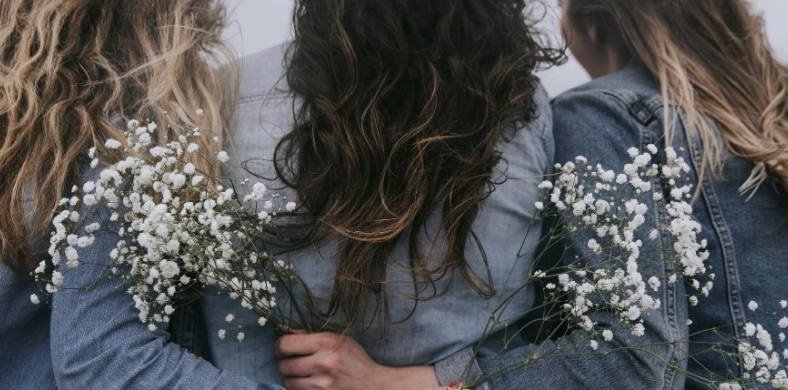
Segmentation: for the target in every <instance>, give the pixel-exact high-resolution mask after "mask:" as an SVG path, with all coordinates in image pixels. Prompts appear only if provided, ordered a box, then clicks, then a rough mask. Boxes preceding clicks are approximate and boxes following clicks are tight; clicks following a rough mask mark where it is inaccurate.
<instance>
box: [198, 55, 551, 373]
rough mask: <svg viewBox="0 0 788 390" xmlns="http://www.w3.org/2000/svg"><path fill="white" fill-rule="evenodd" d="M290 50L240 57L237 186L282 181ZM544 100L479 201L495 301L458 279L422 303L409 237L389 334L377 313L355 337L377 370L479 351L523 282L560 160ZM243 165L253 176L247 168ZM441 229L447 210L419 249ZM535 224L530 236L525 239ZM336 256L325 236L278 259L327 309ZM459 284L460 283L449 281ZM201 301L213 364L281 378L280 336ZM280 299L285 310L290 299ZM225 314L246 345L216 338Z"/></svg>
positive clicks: (210, 299)
mask: <svg viewBox="0 0 788 390" xmlns="http://www.w3.org/2000/svg"><path fill="white" fill-rule="evenodd" d="M283 52H284V46H279V47H275V48H272V49H269V50H266V51H264V52H261V53H259V54H256V55H253V56H250V57H247V58H244V59H243V63H242V71H241V103H240V106H239V108H238V112H237V116H236V118H235V125H234V128H233V132H234V134H233V140H232V145H231V146H230V148H229V149H230V151H231V157H232V159H231V161H230V164H231V165H230V166H229V167H228V171H227V172H228V174H229V176H230V178H232V179H233V180H235V181H240V180H242V179H243V178H250V179H252V180H259V178H260V177H263V178H275V177H276V175H275V172H274V170H273V165H272V163H271V158H272V156H273V150H274V148H275V146H276V145H277V143H278V141H279V140H280V139H281V137H282V136H283V135H284V134H286V132H287V131H289V130H290V129H291V126H292V123H293V108H294V105H297V104H298V101H297V100H294V98H293V97H292V95H291V94H289V92H288V88H287V85H286V81H285V80H284V79H283V77H282V76H283V74H284V69H283V61H284V56H283ZM537 103H538V113H537V118H536V119H535V120H534V121H532V122H531V123H528V124H526V125H524V126H523V127H522V128H520V129H517V130H515V129H512V130H511V131H509V132H508V133H509V134H507V137H506V138H507V139H505V140H502V141H501V144H500V149H499V150H500V151H501V153H502V161H501V163H500V164H499V165H498V166H497V167H496V168H495V171H494V174H493V178H494V181H496V182H500V183H501V184H498V185H496V187H495V190H494V191H493V192H492V193H491V194H490V196H489V197H488V198H487V199H485V200H484V201H483V202H482V203H481V205H480V211H479V215H478V217H477V219H476V222H475V224H474V226H473V232H474V233H475V235H476V237H477V238H478V240H479V242H480V243H481V248H482V249H483V250H484V252H485V253H486V256H487V258H488V259H489V268H490V272H491V275H492V280H493V282H494V285H495V288H496V289H497V291H498V295H496V296H495V297H493V298H492V299H483V298H482V297H480V296H479V295H478V294H476V292H474V291H473V289H472V288H471V287H470V286H469V285H467V284H466V283H465V282H464V281H463V280H462V279H461V278H460V277H459V275H456V276H455V277H452V276H447V277H445V278H443V279H441V280H439V281H437V282H436V284H437V289H438V291H441V290H442V289H443V288H447V290H446V293H445V294H443V295H440V296H438V297H434V298H432V299H428V300H422V301H420V302H418V303H417V302H415V301H414V299H413V298H412V296H413V279H412V275H411V272H410V271H409V255H408V245H407V242H406V241H407V240H402V241H401V242H398V243H397V245H396V246H395V249H394V251H393V254H392V255H391V257H390V258H389V270H388V273H387V277H388V284H387V290H386V292H385V294H387V300H388V304H389V309H390V313H391V319H392V320H393V321H394V323H392V324H391V325H390V326H389V327H388V329H387V330H384V325H383V323H382V321H381V319H382V316H380V317H376V318H375V319H373V320H372V321H367V322H366V324H367V325H368V326H369V328H368V329H366V330H362V329H361V327H360V326H358V327H355V328H352V329H350V330H349V335H350V336H352V337H353V338H354V339H356V340H358V341H359V342H360V343H361V344H362V346H363V347H364V348H365V349H366V351H367V352H368V353H369V354H370V356H371V357H372V358H373V359H374V360H375V361H377V362H378V363H381V364H384V365H390V366H402V365H413V364H421V365H432V364H436V363H439V362H441V361H442V360H443V359H446V358H448V357H450V356H452V355H453V354H455V353H456V352H459V351H462V350H464V349H465V348H466V347H468V346H470V345H473V344H474V343H476V342H477V341H478V340H479V338H480V337H481V336H482V333H483V332H484V329H485V325H486V324H487V321H488V317H489V315H490V313H491V312H492V310H493V308H494V307H495V306H497V305H498V304H499V303H500V300H501V299H502V298H501V297H503V296H506V295H507V294H508V293H509V292H511V291H512V290H513V289H515V288H517V287H519V286H521V285H522V284H523V282H524V281H525V278H526V277H527V273H528V272H527V270H528V269H529V267H530V263H531V259H532V258H533V256H534V250H535V248H536V245H537V242H538V240H539V236H540V232H539V230H540V228H541V226H540V223H539V222H538V221H537V220H536V219H535V212H536V209H535V207H534V205H533V204H534V201H535V200H536V199H537V197H538V196H539V194H538V189H537V185H538V183H539V182H540V181H542V180H543V177H544V174H545V173H547V172H548V171H549V170H550V164H551V162H552V160H553V156H552V155H553V141H552V129H551V127H552V117H551V113H550V109H549V102H548V99H547V95H546V93H545V92H544V90H543V89H541V88H540V90H539V93H538V96H537ZM244 162H246V164H244V165H245V166H246V167H247V168H248V169H249V171H251V172H249V171H247V170H245V169H244V168H243V167H242V166H241V165H242V163H244ZM252 174H254V175H252ZM255 176H256V177H255ZM263 182H264V183H266V186H267V187H268V188H269V189H270V191H271V192H276V193H279V194H280V195H284V196H286V197H287V199H289V200H296V199H297V195H296V194H295V193H294V192H293V191H292V190H291V189H289V188H285V187H284V186H283V185H282V184H281V183H280V182H278V180H276V179H273V180H271V181H265V180H264V181H263ZM243 191H244V190H243V188H241V189H240V192H243ZM439 225H440V213H435V214H434V217H431V218H430V219H429V221H428V222H427V224H426V228H425V229H424V236H423V238H422V242H424V243H429V242H432V240H436V241H437V242H439V243H440V242H442V241H441V240H440V231H441V229H440V226H439ZM529 227H530V233H528V235H527V237H525V236H526V234H527V232H528V231H529ZM406 236H407V235H406ZM524 237H525V239H524ZM469 242H473V240H471V241H469ZM443 250H444V249H443V248H442V247H440V246H439V245H438V246H436V247H435V248H434V252H433V253H434V254H435V255H434V256H431V257H430V259H432V260H433V261H437V260H439V259H440V256H441V254H442V253H444V252H443ZM336 253H337V241H336V240H334V239H328V240H327V241H325V242H323V243H321V244H320V245H315V246H314V247H308V248H304V249H299V250H297V251H291V252H286V253H282V254H281V255H280V256H279V257H281V258H283V259H284V260H286V261H288V262H290V263H291V264H293V266H294V268H295V269H296V271H297V272H298V273H299V275H300V277H301V278H303V280H305V282H306V284H307V285H308V287H309V288H310V290H311V292H312V293H313V294H314V295H315V296H316V297H317V298H318V301H319V302H323V301H324V300H325V299H326V298H328V297H329V295H330V293H331V291H332V289H333V279H334V274H335V269H336V268H335V267H336V261H337V256H336ZM466 253H467V255H468V259H469V261H470V262H471V266H472V267H473V269H474V270H476V271H477V272H480V271H481V272H482V273H481V274H484V273H483V272H484V271H483V268H482V267H483V264H482V262H483V260H482V255H481V253H480V251H479V249H478V247H477V246H475V245H473V244H469V248H468V249H467V252H466ZM452 279H454V280H453V283H450V282H451V281H452ZM507 279H508V281H507ZM532 300H533V299H532V296H531V294H528V293H526V294H521V295H519V296H518V297H517V298H516V299H515V300H514V301H513V302H512V303H511V311H507V312H506V313H504V314H503V315H502V316H503V317H506V316H507V315H513V314H512V313H513V312H522V311H524V310H525V309H527V308H528V307H530V305H531V304H532ZM202 302H203V308H204V311H205V315H206V321H207V324H208V325H207V326H208V329H209V332H208V333H209V343H210V344H211V356H212V358H213V361H214V363H215V364H216V365H217V366H218V367H221V368H227V369H233V370H240V371H241V372H242V373H244V374H246V375H253V377H254V378H255V379H256V380H267V379H269V378H276V377H277V376H278V374H277V373H276V366H275V363H276V359H275V358H274V356H273V345H274V340H275V339H274V334H273V332H272V331H270V330H266V329H265V328H262V329H261V328H260V326H259V325H256V320H257V318H256V317H255V316H254V315H253V314H252V313H249V312H246V313H245V312H243V311H242V310H243V309H238V310H234V311H232V308H233V307H237V306H238V304H237V303H235V302H233V301H230V300H229V298H227V297H224V296H216V295H211V294H206V295H205V296H204V297H203V299H202ZM282 302H283V303H282V304H283V305H286V304H287V300H286V299H282ZM228 312H232V313H233V314H235V318H236V319H235V321H234V322H233V325H232V326H233V327H235V326H238V325H243V327H244V329H246V332H245V333H246V339H245V340H244V342H242V343H238V342H237V341H235V340H231V337H227V339H225V340H219V339H218V338H217V337H216V332H217V331H218V330H219V329H225V328H227V327H228V324H226V323H225V322H224V318H225V315H226V314H227V313H228ZM411 312H412V314H411ZM515 319H516V318H515ZM250 329H252V330H250ZM250 341H251V342H250ZM472 357H473V356H468V358H467V359H464V363H462V364H460V363H457V362H456V360H457V359H452V362H451V363H450V364H442V365H441V364H439V365H438V366H436V368H437V376H438V378H439V379H440V380H441V381H442V382H444V383H445V382H451V381H453V380H456V379H458V378H459V376H460V375H461V373H462V371H463V370H464V369H465V366H467V364H468V363H471V362H472V359H471V358H472Z"/></svg>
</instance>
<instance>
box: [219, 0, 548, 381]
mask: <svg viewBox="0 0 788 390" xmlns="http://www.w3.org/2000/svg"><path fill="white" fill-rule="evenodd" d="M526 11H527V10H526V1H524V0H507V1H501V0H482V1H479V0H448V1H422V0H391V1H379V0H357V1H355V0H354V1H348V0H336V1H315V0H302V1H297V2H296V6H295V17H294V22H295V39H294V41H293V42H292V43H291V44H290V45H289V46H288V47H287V48H283V47H277V48H274V49H270V50H268V51H265V52H263V53H261V54H258V55H255V56H251V57H249V58H246V59H245V60H244V64H243V67H242V72H241V94H240V95H241V103H240V108H239V110H238V115H237V117H236V124H235V126H234V134H233V141H234V153H235V158H234V159H233V160H235V161H247V164H246V166H247V167H256V168H252V169H249V171H251V173H253V174H256V175H257V176H259V177H263V178H269V179H271V182H270V183H268V187H269V188H275V189H281V191H282V192H283V193H284V194H285V195H286V196H287V197H288V199H292V200H296V201H297V203H298V204H299V205H300V209H298V210H297V211H296V213H297V214H298V217H297V218H292V219H288V220H287V221H283V222H281V223H279V227H280V228H281V230H280V234H279V236H278V237H277V238H278V239H280V240H281V241H282V245H284V246H286V247H287V248H286V249H285V250H284V251H283V252H282V253H281V254H280V255H281V256H282V257H283V258H284V259H285V260H287V261H289V262H290V263H292V264H293V265H294V267H295V269H296V271H297V272H298V273H299V275H300V276H301V278H302V279H303V280H304V284H305V286H306V289H305V291H303V292H302V293H303V294H301V295H300V296H299V300H298V301H297V302H296V304H301V305H305V306H307V307H309V308H310V309H311V310H310V312H311V314H312V316H311V318H306V319H303V321H306V324H305V323H304V322H299V321H300V320H301V319H296V320H297V321H294V324H293V326H294V327H297V326H305V325H309V327H310V328H311V329H318V330H333V331H338V332H343V333H344V334H345V335H346V336H349V337H348V338H346V339H344V340H345V342H344V343H343V344H342V345H344V346H345V347H347V348H350V349H352V350H353V351H355V352H358V353H360V354H363V355H364V356H366V355H365V354H364V352H363V350H361V349H360V348H358V345H357V344H355V343H354V342H353V341H352V339H355V340H356V341H358V343H360V345H361V346H363V347H364V348H365V349H366V351H367V352H368V353H369V355H370V356H371V358H372V359H374V360H375V361H376V362H377V363H380V364H386V365H390V366H412V365H424V364H428V365H435V368H434V370H433V368H432V367H426V368H423V369H422V368H415V369H413V370H414V371H408V369H404V368H403V369H387V368H385V367H383V366H380V365H378V364H375V363H373V362H372V360H370V359H369V358H367V360H366V361H365V362H364V364H361V365H358V366H356V368H355V369H353V368H350V369H348V368H349V367H344V369H343V370H342V372H344V373H345V374H347V375H348V376H342V375H335V376H332V375H330V374H329V373H328V372H326V371H324V370H323V369H322V368H323V366H324V365H325V364H327V362H326V361H325V360H323V358H324V357H328V356H329V355H331V354H330V353H325V352H329V351H330V349H331V348H332V347H334V346H335V345H334V342H335V341H337V340H339V339H341V338H340V336H336V335H333V334H331V333H319V334H311V335H290V336H285V337H284V338H282V339H281V340H280V341H279V343H278V349H277V352H278V353H279V354H280V356H281V357H283V358H284V359H283V360H281V362H280V365H279V368H280V370H281V373H282V375H283V376H284V384H285V385H286V387H288V388H292V389H302V388H348V387H349V388H386V387H387V386H393V387H397V388H420V387H425V386H429V385H437V383H438V382H441V383H448V382H450V381H453V380H455V379H457V378H458V377H459V376H460V375H461V371H462V370H463V368H464V366H463V365H462V362H460V361H459V360H460V359H456V360H452V361H448V360H446V358H447V357H449V356H450V355H452V354H453V353H455V352H457V351H459V350H462V349H463V348H465V347H466V346H469V345H472V344H474V343H475V342H476V341H477V340H478V339H479V338H480V337H481V335H482V333H483V332H484V330H485V325H486V324H487V321H488V315H489V313H490V311H491V310H492V308H493V307H495V306H496V305H497V304H498V303H499V302H500V299H501V297H504V296H507V295H509V293H511V291H512V290H513V289H515V288H517V287H518V286H519V285H521V284H522V283H521V282H522V281H523V280H524V279H523V278H526V277H527V275H528V270H529V268H530V266H531V261H532V259H533V257H534V250H535V247H536V243H537V241H538V238H539V230H540V224H539V221H538V220H537V218H536V217H535V214H536V209H535V207H534V205H533V204H534V201H535V200H536V198H537V197H538V190H537V184H538V183H539V182H540V181H541V180H542V176H543V175H544V174H545V173H547V172H548V171H549V170H550V166H551V164H552V134H551V133H552V131H551V123H552V119H551V115H550V110H549V108H548V104H547V97H546V94H545V92H544V91H543V90H542V89H541V87H540V86H539V81H538V80H537V78H536V77H535V76H534V75H533V72H534V71H535V70H536V69H537V67H538V66H540V65H542V64H549V63H552V62H554V61H555V59H556V58H557V57H558V54H557V53H554V52H553V51H551V50H548V49H545V48H544V47H542V46H541V45H540V43H539V42H538V41H537V37H538V34H537V33H536V32H535V30H534V28H533V27H532V21H529V20H527V18H526V15H525V14H526ZM282 63H284V67H282ZM293 110H295V115H294V113H293ZM253 159H256V160H258V161H257V162H255V163H254V164H248V162H249V160H253ZM249 171H247V170H245V169H243V167H242V166H241V165H238V166H236V167H232V168H231V170H230V177H231V178H235V179H236V180H240V179H241V178H243V177H247V176H249ZM529 228H530V233H528V232H529ZM526 235H527V237H526ZM524 237H525V238H524ZM223 299H224V298H222V297H210V296H209V297H206V298H205V301H204V308H205V309H206V311H207V316H206V317H207V318H208V321H209V328H211V329H212V330H214V331H219V330H220V329H223V328H226V327H228V326H231V327H233V328H234V327H236V326H242V327H243V328H244V329H249V327H252V326H256V324H255V323H256V318H252V317H251V316H250V317H248V318H247V317H245V316H244V314H243V313H240V314H238V315H236V316H235V320H234V321H233V323H232V324H231V325H228V324H226V323H225V322H224V321H223V319H224V318H225V316H224V315H222V314H221V313H223V312H224V311H225V310H226V309H225V308H226V307H228V306H227V304H226V303H225V302H224V300H223ZM532 299H533V297H532V296H531V295H528V294H524V295H520V296H518V298H517V299H516V300H515V301H514V302H512V303H511V307H512V312H515V311H516V312H522V311H525V309H526V308H527V307H528V306H529V305H530V303H531V302H530V301H531V300H532ZM509 314H510V313H509V312H507V313H504V314H502V315H503V316H504V317H505V316H506V315H509ZM515 319H516V318H515ZM258 329H259V326H258ZM245 335H246V339H245V340H244V342H243V343H242V344H238V343H237V342H235V343H229V342H227V341H221V340H219V339H218V338H215V337H212V338H211V339H212V343H213V345H212V351H213V357H214V359H215V362H216V363H217V364H218V365H219V366H220V367H223V368H225V367H226V368H237V369H241V370H243V371H244V372H245V373H250V374H252V375H257V376H260V375H263V376H265V375H277V374H276V372H275V369H276V361H275V359H274V349H273V348H270V347H269V348H268V349H262V348H260V345H264V343H266V342H267V343H269V344H268V345H269V346H273V343H272V342H271V341H270V338H271V337H273V336H272V335H271V334H268V333H266V331H265V330H260V331H257V332H249V331H245ZM266 340H268V341H266ZM329 359H333V360H331V361H332V362H333V363H337V362H340V361H342V359H334V358H333V357H329ZM348 361H349V360H348ZM333 363H331V364H333ZM266 370H270V371H269V374H266V373H265V372H266ZM334 372H335V373H339V372H340V370H336V371H334ZM436 372H437V377H436ZM389 374H390V375H389ZM392 378H396V379H392Z"/></svg>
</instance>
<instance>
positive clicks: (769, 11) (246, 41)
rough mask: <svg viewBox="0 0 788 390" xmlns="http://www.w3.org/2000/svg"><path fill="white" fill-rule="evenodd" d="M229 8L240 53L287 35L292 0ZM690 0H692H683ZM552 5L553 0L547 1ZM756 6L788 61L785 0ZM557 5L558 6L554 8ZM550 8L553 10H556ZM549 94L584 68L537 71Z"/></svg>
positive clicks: (581, 77) (578, 77)
mask: <svg viewBox="0 0 788 390" xmlns="http://www.w3.org/2000/svg"><path fill="white" fill-rule="evenodd" d="M225 1H226V2H227V5H228V8H229V10H230V20H231V22H232V23H231V25H230V26H229V28H228V30H227V32H226V37H227V39H228V40H229V41H230V42H231V44H232V45H233V46H234V47H235V49H236V50H237V52H238V53H239V54H241V55H244V54H251V53H254V52H257V51H260V50H262V49H265V48H268V47H271V46H274V45H276V44H278V43H281V42H283V41H285V40H287V39H288V37H289V36H290V11H291V7H292V0H225ZM686 1H693V0H686ZM547 3H548V4H552V3H553V2H547ZM753 4H754V5H755V9H756V10H757V12H759V13H761V14H762V15H763V16H764V17H765V19H766V29H767V31H768V34H769V39H770V41H771V44H772V47H774V49H775V51H776V52H777V54H778V55H779V56H780V57H781V58H782V59H783V60H784V61H788V23H786V21H785V18H786V17H788V0H753ZM556 8H557V7H556ZM557 12H558V11H557V10H552V13H553V14H555V13H557ZM556 27H557V24H556V23H555V20H549V21H548V22H547V23H546V27H545V28H546V29H548V30H550V33H551V34H553V35H554V36H555V37H558V32H557V28H556ZM540 76H541V77H542V82H543V83H544V84H545V87H546V88H547V90H548V92H550V94H551V95H556V94H558V93H561V92H563V91H565V90H567V89H568V88H571V87H573V86H575V85H579V84H581V83H583V82H585V81H586V80H588V75H586V73H585V71H584V70H583V68H581V67H580V65H579V64H578V63H577V62H576V61H574V60H570V61H569V62H568V63H567V64H565V65H562V66H559V67H555V68H552V69H550V70H548V71H546V72H542V73H541V74H540Z"/></svg>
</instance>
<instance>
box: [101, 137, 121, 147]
mask: <svg viewBox="0 0 788 390" xmlns="http://www.w3.org/2000/svg"><path fill="white" fill-rule="evenodd" d="M121 145H122V144H121V143H120V141H118V140H116V139H113V138H109V139H107V140H106V141H104V146H105V147H106V148H107V149H118V148H120V147H121Z"/></svg>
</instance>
